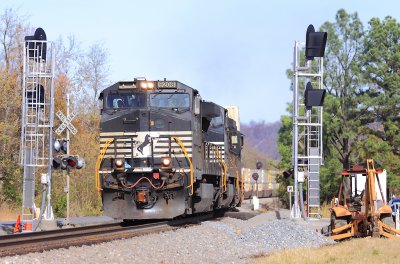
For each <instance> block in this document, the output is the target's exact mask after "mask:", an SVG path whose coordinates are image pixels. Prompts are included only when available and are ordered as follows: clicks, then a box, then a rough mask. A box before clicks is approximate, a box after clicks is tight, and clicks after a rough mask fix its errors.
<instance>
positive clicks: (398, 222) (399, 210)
mask: <svg viewBox="0 0 400 264" xmlns="http://www.w3.org/2000/svg"><path fill="white" fill-rule="evenodd" d="M399 215H400V208H399V206H397V210H396V218H395V219H396V229H397V230H400V217H399ZM397 236H399V235H397Z"/></svg>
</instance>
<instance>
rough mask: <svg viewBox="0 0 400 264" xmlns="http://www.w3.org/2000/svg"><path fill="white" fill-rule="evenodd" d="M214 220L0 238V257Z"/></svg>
mask: <svg viewBox="0 0 400 264" xmlns="http://www.w3.org/2000/svg"><path fill="white" fill-rule="evenodd" d="M213 217H214V214H204V215H200V216H196V217H190V218H182V219H177V220H170V221H158V222H154V223H145V224H137V225H124V224H123V223H109V224H103V225H93V226H85V227H76V228H67V229H57V230H49V231H41V232H30V233H21V234H15V235H6V236H0V257H5V256H13V255H22V254H28V253H32V252H42V251H44V250H51V249H59V248H68V247H71V246H83V245H91V244H97V243H101V242H107V241H112V240H117V239H123V238H131V237H135V236H140V235H146V234H151V233H159V232H165V231H169V230H175V229H178V228H181V227H183V226H185V225H188V224H193V223H199V222H200V221H204V220H208V219H211V218H213Z"/></svg>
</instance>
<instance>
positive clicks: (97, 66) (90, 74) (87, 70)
mask: <svg viewBox="0 0 400 264" xmlns="http://www.w3.org/2000/svg"><path fill="white" fill-rule="evenodd" d="M78 63H79V67H78V72H77V76H76V77H77V79H76V81H77V86H78V88H79V89H85V90H86V91H87V92H88V93H89V94H90V95H91V98H92V100H91V104H92V105H97V98H98V96H99V93H100V89H101V88H102V87H105V86H106V85H107V78H108V72H109V66H108V51H107V50H106V49H105V48H104V46H103V44H101V43H95V44H93V45H91V46H90V47H89V50H88V52H87V53H86V54H85V56H83V57H81V59H80V60H79V61H78Z"/></svg>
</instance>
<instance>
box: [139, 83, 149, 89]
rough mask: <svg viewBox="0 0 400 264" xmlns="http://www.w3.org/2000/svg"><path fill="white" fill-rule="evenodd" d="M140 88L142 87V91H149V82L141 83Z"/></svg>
mask: <svg viewBox="0 0 400 264" xmlns="http://www.w3.org/2000/svg"><path fill="white" fill-rule="evenodd" d="M140 87H141V88H142V89H147V87H148V85H147V82H141V83H140Z"/></svg>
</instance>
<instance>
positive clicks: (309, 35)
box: [306, 25, 328, 60]
mask: <svg viewBox="0 0 400 264" xmlns="http://www.w3.org/2000/svg"><path fill="white" fill-rule="evenodd" d="M327 37H328V34H327V33H326V32H315V29H314V26H313V25H309V26H308V28H307V32H306V59H307V60H313V59H314V58H315V57H317V58H321V57H324V54H325V46H326V39H327Z"/></svg>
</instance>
